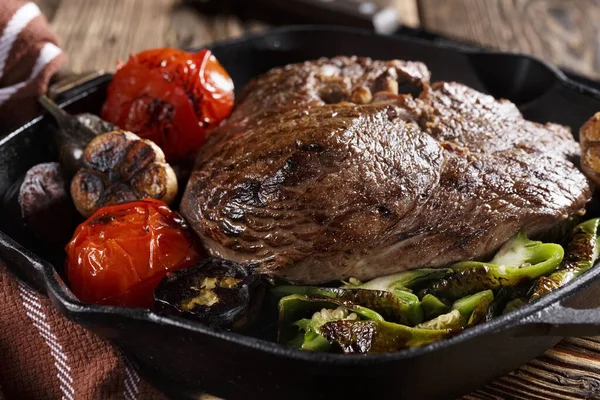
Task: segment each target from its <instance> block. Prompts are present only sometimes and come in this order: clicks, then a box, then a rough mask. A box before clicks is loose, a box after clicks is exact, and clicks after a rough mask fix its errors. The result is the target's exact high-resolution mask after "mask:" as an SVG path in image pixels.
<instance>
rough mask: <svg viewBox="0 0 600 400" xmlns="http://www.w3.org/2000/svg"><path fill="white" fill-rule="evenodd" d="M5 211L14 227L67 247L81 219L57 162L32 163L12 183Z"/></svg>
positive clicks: (10, 224) (46, 243) (43, 240)
mask: <svg viewBox="0 0 600 400" xmlns="http://www.w3.org/2000/svg"><path fill="white" fill-rule="evenodd" d="M2 214H3V215H2V217H3V219H5V220H6V221H7V224H8V226H10V228H11V229H14V230H16V231H19V230H22V229H24V232H27V233H30V234H33V235H34V236H35V237H36V238H38V239H40V240H41V242H42V243H43V244H45V245H49V246H50V247H52V248H56V249H62V248H64V246H65V245H66V244H67V242H68V241H69V239H71V235H72V234H73V231H74V230H75V228H76V227H77V225H78V224H79V223H80V222H81V217H80V216H79V213H77V210H75V207H74V206H73V202H72V201H71V195H70V194H69V182H68V180H67V178H66V177H65V175H64V173H63V170H62V168H61V167H60V165H59V164H58V163H56V162H50V163H43V164H38V165H35V166H33V167H31V168H30V169H29V170H28V171H27V173H26V174H25V177H24V178H23V179H22V180H19V181H18V182H16V183H15V185H13V186H11V187H10V188H9V190H7V192H6V193H5V195H4V198H3V201H2Z"/></svg>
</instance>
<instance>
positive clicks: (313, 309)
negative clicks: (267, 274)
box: [277, 294, 384, 351]
mask: <svg viewBox="0 0 600 400" xmlns="http://www.w3.org/2000/svg"><path fill="white" fill-rule="evenodd" d="M338 308H340V309H341V310H342V311H341V312H340V313H338V314H335V313H329V312H330V311H332V310H333V309H338ZM343 310H348V311H352V312H353V313H355V314H356V315H360V316H361V317H362V318H365V319H369V320H375V321H384V319H383V317H382V316H381V315H380V314H379V313H377V312H375V311H373V310H370V309H368V308H366V307H362V306H358V305H351V304H349V303H348V302H344V301H343V300H340V299H337V298H327V297H308V296H304V295H300V294H292V295H290V296H286V297H283V298H282V299H281V300H279V330H278V338H277V341H278V342H279V343H287V344H289V345H291V346H293V347H297V348H303V349H306V350H308V349H312V350H318V349H320V350H321V351H323V347H324V343H323V342H322V341H321V342H320V343H319V341H318V339H317V338H316V336H315V334H317V335H320V330H319V328H320V326H321V325H323V324H324V323H325V322H327V321H330V320H333V319H334V318H337V317H340V318H342V317H345V316H347V315H348V314H344V311H343ZM317 312H321V313H322V314H321V315H318V316H317V315H316V313H317ZM326 314H327V315H326ZM303 317H304V318H303ZM306 317H310V318H306ZM294 326H295V327H297V328H300V329H301V330H302V331H303V332H304V333H303V332H298V331H297V330H294V329H291V328H292V327H294ZM315 340H316V341H315ZM325 347H327V346H325Z"/></svg>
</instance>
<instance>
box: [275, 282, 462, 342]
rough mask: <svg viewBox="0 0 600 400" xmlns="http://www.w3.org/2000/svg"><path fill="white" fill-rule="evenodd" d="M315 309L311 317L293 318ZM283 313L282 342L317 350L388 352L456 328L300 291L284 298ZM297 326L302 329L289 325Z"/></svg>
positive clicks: (282, 303)
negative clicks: (401, 319)
mask: <svg viewBox="0 0 600 400" xmlns="http://www.w3.org/2000/svg"><path fill="white" fill-rule="evenodd" d="M311 312H313V314H312V316H311V318H310V319H309V318H304V319H300V320H297V321H296V322H292V321H295V320H296V319H297V318H298V317H299V316H300V315H302V314H303V315H308V316H310V313H311ZM279 315H280V317H279V321H280V330H279V339H278V340H279V342H280V343H287V344H289V345H291V346H293V347H296V348H300V349H304V350H313V351H327V350H328V349H329V348H330V346H331V345H334V346H336V347H339V348H340V349H341V350H342V351H343V352H345V353H368V352H388V351H395V350H399V349H403V348H406V347H413V346H420V345H424V344H428V343H432V342H435V341H437V340H439V339H441V338H443V337H445V336H447V335H449V334H450V333H451V332H452V331H451V330H450V329H442V330H435V329H420V328H411V327H408V326H405V325H400V324H394V323H391V322H386V321H384V320H383V318H382V317H381V315H379V314H378V313H376V312H374V311H373V310H370V309H368V308H365V307H361V306H352V305H348V306H347V307H346V305H340V300H339V299H333V298H329V299H328V298H321V299H317V298H310V297H307V296H303V295H298V294H294V295H290V296H286V297H284V298H282V299H281V300H280V302H279ZM294 326H295V327H296V328H299V329H300V331H299V332H298V331H295V332H294V331H293V330H292V329H289V328H291V327H294ZM321 338H322V339H321Z"/></svg>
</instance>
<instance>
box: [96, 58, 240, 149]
mask: <svg viewBox="0 0 600 400" xmlns="http://www.w3.org/2000/svg"><path fill="white" fill-rule="evenodd" d="M233 102H234V95H233V81H232V80H231V78H230V77H229V75H228V74H227V71H225V69H224V68H223V67H222V66H221V65H220V64H219V62H218V61H217V59H216V58H215V57H214V56H213V55H212V53H211V52H210V51H209V50H202V51H199V52H198V53H188V52H185V51H182V50H177V49H168V48H166V49H154V50H147V51H143V52H141V53H138V54H136V55H133V56H131V57H130V59H129V61H128V62H127V63H125V64H124V65H122V66H121V67H120V68H119V69H118V71H117V72H116V73H115V75H114V77H113V80H112V82H111V84H110V85H109V87H108V93H107V99H106V102H105V103H104V107H103V109H102V118H103V119H105V120H106V121H109V122H111V123H113V124H115V125H117V126H119V127H120V128H121V129H125V130H129V131H132V132H134V133H136V134H138V135H139V136H141V137H143V138H145V139H150V140H152V141H153V142H155V143H156V144H157V145H159V146H160V147H161V148H162V149H163V151H164V152H165V154H166V156H167V157H168V158H171V159H181V158H184V157H186V156H187V155H190V154H193V153H194V152H195V151H197V150H198V149H199V148H200V147H201V146H202V144H203V143H204V141H205V139H206V135H207V134H208V132H209V131H210V130H211V129H212V128H213V127H214V126H216V125H217V124H218V123H219V122H220V121H221V120H223V119H224V118H226V117H227V116H228V115H229V114H230V113H231V109H232V108H233Z"/></svg>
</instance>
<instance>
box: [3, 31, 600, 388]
mask: <svg viewBox="0 0 600 400" xmlns="http://www.w3.org/2000/svg"><path fill="white" fill-rule="evenodd" d="M212 49H213V50H214V52H215V54H216V56H217V57H218V59H219V60H220V62H221V63H222V64H223V65H224V66H225V68H226V69H227V70H228V71H229V73H230V74H231V76H232V77H233V80H234V82H235V84H236V87H237V88H238V89H239V88H241V87H242V86H243V85H244V84H245V83H246V82H247V81H248V80H249V79H250V78H251V77H253V76H255V75H257V74H259V73H261V72H264V71H266V70H267V69H269V68H271V67H274V66H278V65H284V64H287V63H291V62H299V61H304V60H309V59H314V58H317V57H320V56H334V55H339V54H346V55H352V54H355V55H363V56H370V57H374V58H380V59H392V58H400V59H406V60H420V61H424V62H425V63H427V65H428V67H429V68H430V69H431V71H432V74H433V80H455V81H460V82H463V83H466V84H468V85H470V86H472V87H474V88H475V89H478V90H481V91H485V92H488V93H491V94H492V95H494V96H496V97H505V98H508V99H510V100H512V101H514V102H515V103H517V104H518V105H519V106H520V108H521V110H522V112H523V113H524V115H525V116H526V117H527V118H529V119H532V120H536V121H540V122H547V121H553V122H558V123H561V124H565V125H569V126H571V127H572V129H573V132H574V133H576V132H577V130H578V128H579V126H580V125H581V124H582V123H583V122H584V121H585V120H586V119H587V118H589V117H590V116H591V115H593V114H594V113H595V112H596V111H599V110H600V93H599V92H596V91H594V90H592V89H589V88H586V87H583V86H581V85H579V84H576V83H574V82H571V81H569V80H567V79H566V78H565V76H564V75H563V74H562V73H561V72H560V71H558V70H557V69H556V68H554V67H552V66H549V65H547V64H544V63H543V62H541V61H539V60H536V59H533V58H530V57H526V56H522V55H514V54H499V53H488V52H482V51H473V50H465V49H460V48H455V47H446V46H441V45H437V44H431V43H428V42H424V41H419V40H415V39H403V38H400V37H383V36H377V35H374V34H372V33H369V32H366V31H359V30H350V29H344V28H327V27H318V28H316V27H295V28H282V29H277V30H274V31H271V32H269V33H265V34H259V35H256V36H251V37H246V38H243V39H239V40H234V41H229V42H224V43H219V44H215V45H214V46H212ZM109 80H110V76H102V77H100V78H96V79H94V80H93V81H90V82H87V83H84V84H82V85H79V86H78V87H76V88H74V89H73V90H70V91H69V92H68V93H66V95H65V96H64V98H63V99H62V100H63V104H64V105H65V106H66V107H67V109H68V110H69V111H71V112H83V111H92V112H97V111H98V110H99V108H100V106H101V104H102V101H103V98H104V95H105V89H106V85H107V83H108V81H109ZM52 126H53V125H52V124H51V123H50V122H49V120H48V118H46V117H44V118H42V117H39V118H36V119H34V120H32V121H31V122H29V123H28V124H26V125H24V126H23V127H21V128H19V129H18V130H16V131H14V132H12V133H10V134H9V135H8V136H6V137H4V138H3V139H0V193H4V192H5V191H6V190H7V188H8V187H9V185H10V184H11V183H13V182H14V181H15V180H16V179H18V177H19V176H21V175H22V174H24V173H25V171H26V170H27V169H28V168H29V167H31V166H33V165H34V164H36V163H39V162H43V161H48V160H52V159H55V157H56V151H55V149H54V148H53V146H52V145H51V143H50V139H49V136H50V135H49V132H48V131H49V130H50V129H53V128H52ZM592 208H593V207H592ZM597 215H600V213H596V212H594V211H593V210H592V209H590V211H589V212H588V217H592V216H597ZM0 230H2V231H3V232H7V233H9V235H7V234H5V233H2V232H0V257H1V258H2V259H4V260H5V262H6V263H7V265H9V267H10V268H11V269H12V270H13V271H14V273H16V274H17V275H18V276H20V277H21V278H22V279H25V280H26V281H28V282H30V283H31V284H32V285H33V286H34V287H36V288H37V289H38V290H40V291H41V292H43V293H45V294H47V295H48V297H49V298H50V299H51V300H52V302H53V303H54V304H55V305H56V307H57V308H58V309H60V311H61V312H62V313H63V314H64V315H66V316H67V317H68V318H69V319H71V320H73V321H76V322H77V323H79V324H81V325H83V326H84V327H86V328H87V329H89V330H91V331H93V332H95V333H97V334H99V335H101V336H103V337H105V338H108V339H111V340H113V341H114V342H116V343H117V344H119V345H120V346H122V348H123V349H124V350H125V352H127V353H128V354H129V355H130V356H131V357H132V358H133V359H134V360H135V361H136V363H137V364H138V365H139V367H140V370H141V372H142V374H143V375H145V376H147V377H149V379H151V380H152V381H153V382H154V383H155V384H156V385H157V386H158V387H159V388H161V389H162V390H164V391H165V392H166V393H168V394H170V395H171V396H173V397H183V398H187V397H191V396H194V395H198V394H199V393H201V392H208V393H211V394H214V395H217V396H221V397H225V398H227V399H240V398H261V399H267V398H279V399H281V398H285V399H295V398H298V399H300V398H311V399H331V398H341V397H346V398H358V397H366V398H405V399H446V398H454V397H456V396H458V395H461V394H464V393H467V392H469V391H471V390H473V389H476V388H477V387H479V386H481V385H483V384H485V383H486V382H488V381H490V380H492V379H494V378H496V377H499V376H501V375H503V374H505V373H507V372H509V371H511V370H513V369H515V368H517V367H519V366H520V365H522V364H524V363H526V362H527V361H529V360H531V359H532V358H534V357H536V356H537V355H539V354H541V353H542V352H543V351H545V350H546V349H548V348H550V347H551V346H553V345H554V344H556V343H557V342H558V341H559V340H560V338H561V337H562V336H580V335H598V334H600V311H596V310H595V308H596V307H598V306H600V296H598V293H599V288H600V279H597V278H598V277H599V276H600V268H597V267H596V268H593V269H592V270H590V271H589V272H587V273H586V274H584V275H583V276H581V277H580V278H579V279H577V280H575V281H574V282H572V283H570V284H569V285H567V286H565V287H563V288H562V289H560V290H558V291H556V292H554V293H552V294H550V295H548V296H546V297H544V298H542V299H541V300H540V301H539V302H537V303H535V304H532V305H529V306H527V307H524V308H522V309H520V310H518V311H516V312H513V313H510V314H508V315H505V316H503V317H500V318H498V319H496V320H493V321H492V322H490V323H487V324H483V325H479V326H475V327H474V328H471V329H469V330H467V331H465V332H464V333H462V334H460V335H458V336H455V337H453V338H450V339H447V340H443V341H440V342H437V343H433V344H431V345H428V346H424V347H421V348H413V349H408V350H405V351H401V352H396V353H391V354H381V355H369V356H359V355H339V354H319V353H309V352H301V351H297V350H292V349H289V348H286V347H283V346H280V345H278V344H276V343H273V342H269V341H266V340H261V339H256V338H253V337H248V336H242V335H238V334H235V333H228V332H222V331H219V330H215V329H210V328H207V327H205V326H202V325H199V324H194V323H191V322H188V321H185V320H183V319H179V318H174V317H173V318H172V317H163V316H160V315H157V314H155V313H152V312H150V311H146V310H141V309H125V308H119V307H109V306H97V305H88V304H82V303H80V302H79V301H78V300H77V299H76V298H75V297H74V296H73V295H72V294H71V292H70V291H69V289H68V288H67V287H66V286H65V284H64V282H63V280H62V279H61V277H60V275H59V272H60V271H61V270H62V268H60V266H61V265H62V259H61V257H60V256H56V255H55V254H52V253H51V252H48V251H47V250H46V249H45V248H44V247H43V244H39V243H36V242H35V241H34V240H33V239H32V238H30V237H27V235H23V234H22V232H18V231H15V230H14V229H12V230H11V226H9V225H7V224H0ZM14 239H17V240H18V241H19V243H17V241H16V240H14ZM49 260H51V261H53V262H54V265H56V266H57V269H55V268H54V267H53V265H52V264H51V263H50V261H49ZM57 271H59V272H57Z"/></svg>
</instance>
